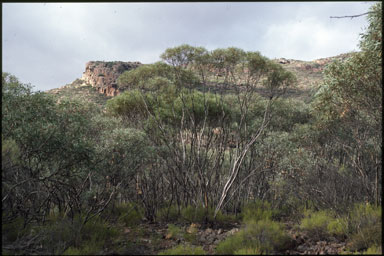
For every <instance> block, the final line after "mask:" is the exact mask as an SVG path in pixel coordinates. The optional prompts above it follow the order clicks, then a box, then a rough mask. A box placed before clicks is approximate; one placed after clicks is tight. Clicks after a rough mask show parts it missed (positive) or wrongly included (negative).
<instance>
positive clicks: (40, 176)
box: [2, 4, 382, 254]
mask: <svg viewBox="0 0 384 256" xmlns="http://www.w3.org/2000/svg"><path fill="white" fill-rule="evenodd" d="M369 21H370V26H369V28H368V29H367V31H366V32H365V33H364V34H363V38H362V41H361V45H360V47H361V51H360V52H358V53H355V54H352V55H351V57H350V58H349V59H348V60H346V61H345V62H335V63H333V64H331V65H329V66H328V68H327V69H326V71H325V79H324V84H323V85H322V86H321V87H320V88H319V89H318V91H317V93H316V94H315V95H314V96H313V98H312V99H311V102H310V103H309V104H307V103H304V102H302V101H299V100H294V99H289V98H283V97H281V96H282V95H284V93H285V92H286V90H287V89H288V88H292V87H294V86H295V83H296V79H295V76H294V74H292V73H290V72H288V71H286V70H285V69H284V68H283V67H282V66H281V65H279V64H277V63H274V62H273V61H271V60H268V59H267V58H266V57H264V56H262V55H261V54H260V53H258V52H245V51H243V50H241V49H238V48H233V47H232V48H227V49H216V50H214V51H207V50H206V49H204V48H202V47H192V46H189V45H182V46H179V47H175V48H170V49H167V50H166V51H165V52H164V53H163V54H162V55H161V58H162V60H163V62H159V63H155V64H152V65H143V66H140V67H139V68H137V69H135V70H131V71H128V72H126V73H124V74H122V75H121V77H120V78H119V81H118V83H119V86H121V87H124V88H126V89H127V90H126V91H125V92H124V93H122V94H120V95H119V96H116V97H114V98H113V99H111V100H109V101H108V102H107V104H106V113H104V112H103V110H102V109H101V108H100V107H98V106H96V105H93V104H91V103H84V102H80V101H76V100H61V101H60V102H57V98H55V97H54V96H50V95H48V94H46V93H42V92H33V91H32V90H31V86H29V85H25V84H22V83H20V82H19V81H18V79H17V78H16V77H14V76H12V75H10V74H7V73H3V75H2V84H3V85H2V101H3V104H2V113H3V115H2V210H3V212H2V224H3V225H2V233H3V240H2V241H3V247H2V250H3V253H6V254H16V253H26V254H30V253H35V254H97V253H101V254H102V253H106V252H107V251H108V249H111V248H115V249H116V250H117V251H119V250H118V247H119V246H120V245H119V243H120V242H121V241H120V240H119V238H120V237H121V235H122V234H123V232H124V228H130V229H135V228H137V226H138V225H140V224H141V223H143V222H148V223H169V225H168V231H169V234H171V235H170V236H171V237H172V236H174V237H175V236H182V237H183V238H184V239H185V240H186V241H190V242H191V243H192V242H193V241H195V235H196V232H197V231H196V230H192V231H190V233H183V231H182V230H181V229H180V228H179V226H180V225H190V224H195V223H198V224H199V225H202V226H204V227H218V226H226V225H231V224H233V223H236V222H239V221H240V220H241V223H242V226H241V229H240V231H239V232H238V233H236V234H234V235H233V236H230V237H228V238H227V239H226V240H224V241H222V242H221V243H219V244H218V245H217V248H216V253H218V254H260V253H263V254H273V253H277V252H279V253H281V252H284V251H285V250H286V249H287V248H289V246H291V242H292V241H291V240H290V238H289V236H288V234H287V230H286V228H285V226H284V224H283V223H284V222H285V221H288V220H289V221H293V222H294V223H296V225H297V226H296V228H297V229H298V230H300V231H302V232H305V233H307V234H308V235H310V236H311V237H313V238H314V239H318V240H321V239H328V238H329V237H335V238H337V239H340V240H343V241H346V242H347V243H348V247H347V249H348V250H349V252H356V251H358V252H362V251H366V252H368V253H369V252H378V251H381V244H380V243H381V236H382V232H381V208H380V206H381V205H382V198H381V194H380V191H381V189H382V187H381V180H382V162H381V140H382V137H381V134H382V126H381V125H382V124H381V122H382V116H381V115H382V105H381V103H382V73H381V68H382V66H381V4H377V5H375V6H374V7H373V9H372V12H371V13H370V14H369ZM379 28H380V29H379ZM379 46H380V47H379ZM212 86H215V88H218V87H220V88H223V92H224V91H225V88H227V87H229V86H230V87H231V88H234V89H233V91H232V93H217V91H215V92H213V91H211V88H212ZM260 88H263V90H265V92H266V93H265V95H263V96H260V95H259V94H258V93H257V91H258V89H260ZM176 224H177V225H176ZM178 225H179V226H178ZM120 249H121V248H120ZM203 252H204V251H203V249H202V248H200V247H197V246H189V245H185V246H184V245H181V246H178V247H176V248H173V249H170V250H168V251H164V252H163V253H165V254H201V253H203ZM120 253H124V252H123V251H120Z"/></svg>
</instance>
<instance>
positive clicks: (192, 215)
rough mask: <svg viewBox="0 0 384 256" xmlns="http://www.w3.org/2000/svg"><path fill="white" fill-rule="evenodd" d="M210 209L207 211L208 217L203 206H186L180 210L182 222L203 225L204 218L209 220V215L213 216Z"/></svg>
mask: <svg viewBox="0 0 384 256" xmlns="http://www.w3.org/2000/svg"><path fill="white" fill-rule="evenodd" d="M210 213H212V209H210V208H209V209H208V215H207V209H206V208H204V207H203V206H197V207H195V206H192V205H188V206H187V207H185V208H183V209H182V210H181V217H182V218H183V219H184V220H187V221H188V222H197V223H203V222H204V221H205V220H206V218H207V219H208V218H209V215H211V216H213V215H212V214H210ZM210 219H212V218H210Z"/></svg>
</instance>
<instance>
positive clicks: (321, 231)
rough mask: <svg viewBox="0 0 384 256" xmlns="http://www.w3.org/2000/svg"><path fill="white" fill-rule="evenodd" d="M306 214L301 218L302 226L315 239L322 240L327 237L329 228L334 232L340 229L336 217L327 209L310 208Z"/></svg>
mask: <svg viewBox="0 0 384 256" xmlns="http://www.w3.org/2000/svg"><path fill="white" fill-rule="evenodd" d="M304 214H305V217H304V218H303V219H302V220H301V224H300V228H301V229H302V230H305V231H306V232H307V233H308V235H309V236H310V237H312V238H314V239H317V240H322V239H325V238H327V237H328V228H329V230H331V231H332V232H336V231H338V230H336V229H339V227H338V226H336V225H337V224H336V222H335V220H334V218H333V217H332V216H331V214H330V213H329V212H327V211H318V212H312V211H310V210H308V211H306V212H305V213H304ZM329 224H330V226H329ZM328 226H329V227H328Z"/></svg>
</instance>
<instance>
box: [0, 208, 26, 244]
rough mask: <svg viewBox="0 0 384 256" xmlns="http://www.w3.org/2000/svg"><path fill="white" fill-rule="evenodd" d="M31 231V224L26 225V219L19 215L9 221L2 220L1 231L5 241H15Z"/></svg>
mask: <svg viewBox="0 0 384 256" xmlns="http://www.w3.org/2000/svg"><path fill="white" fill-rule="evenodd" d="M3 216H4V213H3ZM29 231H30V225H28V226H27V227H24V219H23V218H22V217H18V218H16V219H14V220H12V221H11V222H8V223H4V221H3V222H2V226H1V232H2V234H3V242H15V241H16V240H17V239H18V238H21V237H23V236H25V235H27V234H28V233H29Z"/></svg>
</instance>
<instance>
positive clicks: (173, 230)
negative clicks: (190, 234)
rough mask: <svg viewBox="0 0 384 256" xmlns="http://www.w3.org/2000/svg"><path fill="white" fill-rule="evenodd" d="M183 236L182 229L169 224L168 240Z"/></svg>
mask: <svg viewBox="0 0 384 256" xmlns="http://www.w3.org/2000/svg"><path fill="white" fill-rule="evenodd" d="M181 235H182V231H181V228H179V227H178V226H176V225H174V224H168V232H167V237H168V238H177V237H180V236H181Z"/></svg>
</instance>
